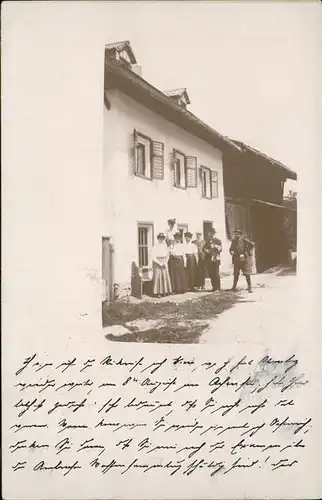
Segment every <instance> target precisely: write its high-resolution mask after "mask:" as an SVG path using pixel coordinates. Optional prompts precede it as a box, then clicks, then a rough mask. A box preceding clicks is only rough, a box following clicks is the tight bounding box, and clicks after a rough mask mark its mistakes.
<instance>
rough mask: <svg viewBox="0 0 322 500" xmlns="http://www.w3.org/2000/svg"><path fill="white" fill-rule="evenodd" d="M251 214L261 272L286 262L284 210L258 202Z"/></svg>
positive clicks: (258, 268)
mask: <svg viewBox="0 0 322 500" xmlns="http://www.w3.org/2000/svg"><path fill="white" fill-rule="evenodd" d="M251 215H252V227H253V231H254V240H255V243H256V247H255V248H256V267H257V271H258V272H259V273H261V272H264V271H266V270H267V269H270V268H271V267H275V266H278V265H281V264H283V263H284V262H285V255H286V246H285V241H284V240H285V238H284V228H283V226H284V211H283V209H281V208H279V207H273V206H270V205H265V204H259V203H256V204H254V205H253V207H252V214H251Z"/></svg>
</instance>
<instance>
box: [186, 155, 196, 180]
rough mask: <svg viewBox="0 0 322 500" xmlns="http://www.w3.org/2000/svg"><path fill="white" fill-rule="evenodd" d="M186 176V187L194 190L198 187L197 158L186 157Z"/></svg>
mask: <svg viewBox="0 0 322 500" xmlns="http://www.w3.org/2000/svg"><path fill="white" fill-rule="evenodd" d="M185 161H186V174H187V177H186V179H187V187H188V188H196V187H197V185H198V180H197V157H196V156H186V157H185Z"/></svg>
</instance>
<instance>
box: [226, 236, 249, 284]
mask: <svg viewBox="0 0 322 500" xmlns="http://www.w3.org/2000/svg"><path fill="white" fill-rule="evenodd" d="M254 246H255V244H254V242H253V241H251V240H249V239H248V238H246V237H245V236H243V235H242V232H241V231H240V230H236V231H234V236H233V239H232V242H231V245H230V249H229V252H230V255H231V256H232V260H233V265H234V284H233V287H232V289H231V290H232V291H234V292H235V291H236V290H237V283H238V279H239V273H240V271H242V273H243V275H244V276H245V278H246V281H247V286H248V292H249V293H252V283H251V279H250V275H251V270H252V250H253V248H254Z"/></svg>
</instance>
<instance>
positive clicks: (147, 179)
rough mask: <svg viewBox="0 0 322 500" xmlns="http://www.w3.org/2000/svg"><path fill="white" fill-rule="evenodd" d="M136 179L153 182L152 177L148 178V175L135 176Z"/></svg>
mask: <svg viewBox="0 0 322 500" xmlns="http://www.w3.org/2000/svg"><path fill="white" fill-rule="evenodd" d="M135 177H139V178H140V179H145V180H146V181H152V177H148V176H147V175H142V174H135Z"/></svg>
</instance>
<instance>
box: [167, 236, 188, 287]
mask: <svg viewBox="0 0 322 500" xmlns="http://www.w3.org/2000/svg"><path fill="white" fill-rule="evenodd" d="M186 262H187V259H186V252H185V245H184V244H183V243H181V233H180V232H177V233H175V234H174V245H173V246H172V247H170V260H169V273H170V279H171V286H172V292H173V293H184V292H186V290H187V282H186V273H185V266H186Z"/></svg>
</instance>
